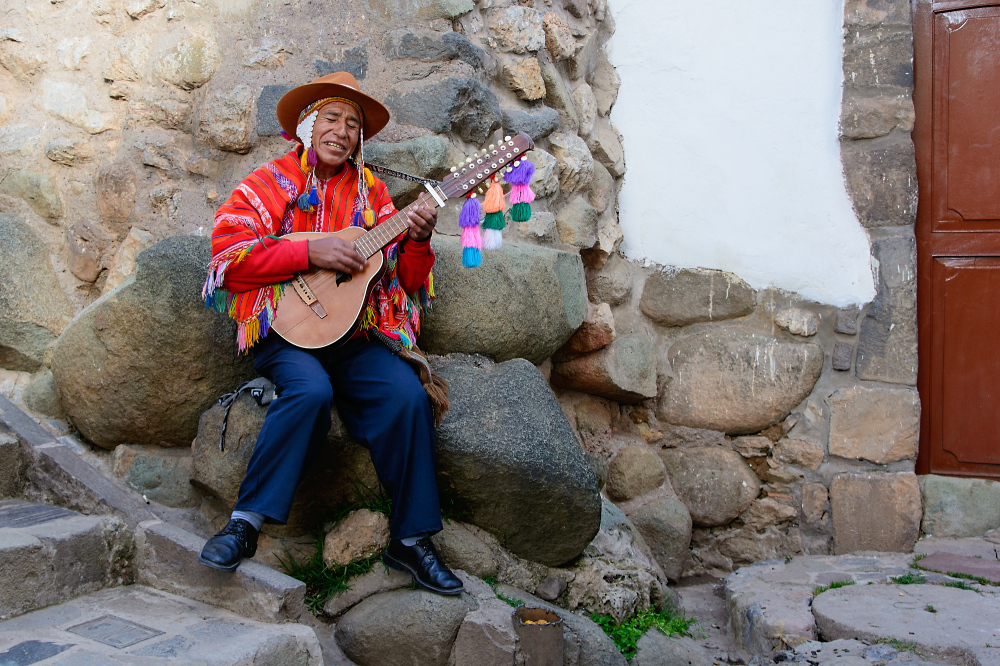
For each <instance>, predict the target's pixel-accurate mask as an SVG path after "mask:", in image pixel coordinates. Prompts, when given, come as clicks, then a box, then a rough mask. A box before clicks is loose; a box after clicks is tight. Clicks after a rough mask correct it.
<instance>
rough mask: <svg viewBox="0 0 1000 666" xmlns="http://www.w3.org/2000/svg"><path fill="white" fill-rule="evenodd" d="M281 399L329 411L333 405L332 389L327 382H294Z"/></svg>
mask: <svg viewBox="0 0 1000 666" xmlns="http://www.w3.org/2000/svg"><path fill="white" fill-rule="evenodd" d="M281 397H283V398H286V399H290V400H296V401H298V402H301V403H303V404H307V405H310V406H313V407H316V408H322V407H326V408H327V409H329V407H330V405H331V404H332V403H333V387H332V386H331V385H330V383H329V382H296V383H295V384H294V385H292V386H290V387H288V388H287V389H286V390H285V391H284V392H283V393H282V394H281Z"/></svg>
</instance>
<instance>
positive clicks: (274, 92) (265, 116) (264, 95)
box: [257, 85, 293, 136]
mask: <svg viewBox="0 0 1000 666" xmlns="http://www.w3.org/2000/svg"><path fill="white" fill-rule="evenodd" d="M292 87H293V86H284V85H266V86H264V88H263V89H262V90H261V91H260V95H258V96H257V135H258V136H278V135H279V134H281V125H279V124H278V116H277V115H276V114H277V109H278V100H280V99H281V98H282V97H283V96H284V94H285V93H286V92H288V91H289V90H291V89H292Z"/></svg>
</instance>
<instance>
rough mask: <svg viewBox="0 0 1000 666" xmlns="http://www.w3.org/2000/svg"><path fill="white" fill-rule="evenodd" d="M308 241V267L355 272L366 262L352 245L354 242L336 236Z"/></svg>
mask: <svg viewBox="0 0 1000 666" xmlns="http://www.w3.org/2000/svg"><path fill="white" fill-rule="evenodd" d="M308 243H309V267H310V268H326V269H327V270H332V271H341V272H342V273H357V272H358V271H360V270H361V269H362V268H364V267H365V264H367V263H368V261H367V260H366V259H365V258H364V257H362V256H361V254H360V253H359V252H358V251H357V249H356V248H355V247H354V243H352V242H351V241H349V240H345V239H343V238H340V237H338V236H326V237H324V238H319V239H315V240H310V241H308Z"/></svg>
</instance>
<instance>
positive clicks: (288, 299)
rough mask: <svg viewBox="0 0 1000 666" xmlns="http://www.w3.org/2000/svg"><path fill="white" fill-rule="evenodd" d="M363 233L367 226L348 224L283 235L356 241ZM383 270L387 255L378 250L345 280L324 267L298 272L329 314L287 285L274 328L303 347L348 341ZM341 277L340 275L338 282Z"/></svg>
mask: <svg viewBox="0 0 1000 666" xmlns="http://www.w3.org/2000/svg"><path fill="white" fill-rule="evenodd" d="M364 234H365V229H363V228H361V227H347V228H346V229H341V230H340V231H335V232H332V233H319V232H301V233H294V234H286V235H284V236H282V238H287V239H290V240H313V239H318V238H324V237H326V236H339V237H340V238H344V239H345V240H348V241H352V242H353V241H356V240H357V239H358V238H360V237H361V236H363V235H364ZM384 272H385V255H383V254H382V252H376V253H375V254H374V255H372V256H371V257H369V258H368V263H367V264H366V265H365V267H364V268H363V269H362V270H361V271H359V272H358V273H354V274H353V275H350V276H348V277H349V279H346V280H345V279H344V275H343V274H341V273H338V272H336V271H330V270H325V269H322V268H316V269H313V270H309V271H303V272H301V273H299V275H300V276H301V277H302V278H303V279H304V280H305V282H306V284H307V285H308V286H309V289H311V290H312V293H313V294H314V295H315V296H316V299H317V300H318V301H319V303H320V305H321V306H322V310H324V311H325V312H326V317H322V318H321V317H320V316H319V315H318V314H317V313H316V309H315V308H312V307H310V306H309V305H307V304H306V303H305V301H303V300H302V298H301V297H300V295H299V293H298V292H297V291H296V290H295V289H293V288H292V285H288V286H287V287H286V288H285V293H284V295H283V296H282V297H281V300H280V301H278V308H277V311H276V312H275V314H274V320H273V321H272V322H271V329H272V330H274V331H275V332H276V333H277V334H278V335H280V336H281V337H282V338H284V339H285V340H287V341H288V342H290V343H291V344H293V345H295V346H296V347H302V348H304V349H318V348H320V347H327V346H329V345H337V344H342V343H344V342H346V341H347V340H349V339H350V338H351V335H353V334H354V332H355V331H356V330H357V329H358V326H359V325H360V322H359V321H358V318H359V317H360V315H361V311H362V310H364V307H365V304H366V303H368V297H369V296H370V295H371V293H372V290H373V289H374V288H375V285H376V284H377V283H378V281H379V280H380V279H381V278H382V274H383V273H384ZM338 276H340V278H341V279H340V280H339V283H338Z"/></svg>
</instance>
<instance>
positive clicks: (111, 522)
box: [0, 398, 324, 666]
mask: <svg viewBox="0 0 1000 666" xmlns="http://www.w3.org/2000/svg"><path fill="white" fill-rule="evenodd" d="M158 512H159V513H164V514H165V515H158ZM168 517H169V516H168V515H166V512H165V511H164V510H163V509H162V507H157V506H156V505H148V504H147V503H145V502H144V501H143V500H142V499H141V498H140V497H138V496H137V494H136V493H132V492H129V491H128V490H126V489H123V488H121V487H120V486H118V485H116V484H115V483H114V482H113V481H112V480H110V479H109V478H107V477H106V476H104V475H103V474H102V473H101V471H100V470H98V469H97V468H95V467H94V466H93V465H91V464H90V463H88V462H87V461H86V460H85V459H84V458H83V457H81V456H80V455H78V454H77V453H76V452H75V451H74V450H73V448H72V447H71V446H69V445H68V443H67V442H65V441H60V440H57V439H56V438H54V437H53V436H52V435H51V434H49V432H48V431H46V430H45V429H44V428H42V427H40V426H39V425H38V424H37V423H36V422H35V421H34V420H33V419H31V418H30V417H29V416H28V415H27V414H25V413H24V412H22V411H21V410H19V409H18V408H17V407H16V406H14V405H13V404H11V403H10V402H9V401H7V400H5V399H3V398H0V590H2V591H0V664H5V665H6V664H17V665H18V666H24V665H27V664H36V663H37V664H46V665H48V664H91V663H93V664H159V663H166V662H168V661H171V662H173V663H178V662H182V663H192V664H194V663H197V664H213V665H215V664H219V665H223V664H247V665H249V664H282V665H285V664H288V665H292V664H294V665H296V666H297V665H299V664H301V665H303V666H305V665H309V666H319V665H320V664H323V663H324V660H323V651H322V648H321V647H320V642H319V639H318V638H317V635H316V632H315V631H314V629H313V628H312V627H310V626H306V625H305V624H301V623H299V622H298V620H300V619H302V620H304V621H306V622H310V621H311V620H312V618H311V616H310V614H309V613H305V612H304V605H303V599H304V594H305V586H304V585H303V584H302V583H301V582H299V581H297V580H294V579H292V578H290V577H288V576H285V575H283V574H281V573H279V572H277V571H274V570H273V569H270V568H268V567H266V566H264V565H261V564H258V563H256V562H253V561H248V562H245V563H244V564H243V565H242V566H241V567H240V568H239V570H238V571H237V572H236V573H235V574H227V573H224V572H217V571H213V570H211V569H208V568H206V567H202V566H199V565H198V564H197V563H196V557H197V554H198V551H199V550H200V549H201V546H202V544H203V543H204V539H203V538H201V537H199V536H197V535H195V534H192V533H191V532H188V531H186V530H185V529H183V528H181V527H178V526H176V525H173V524H171V523H170V522H169V521H168V520H167V518H168Z"/></svg>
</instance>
